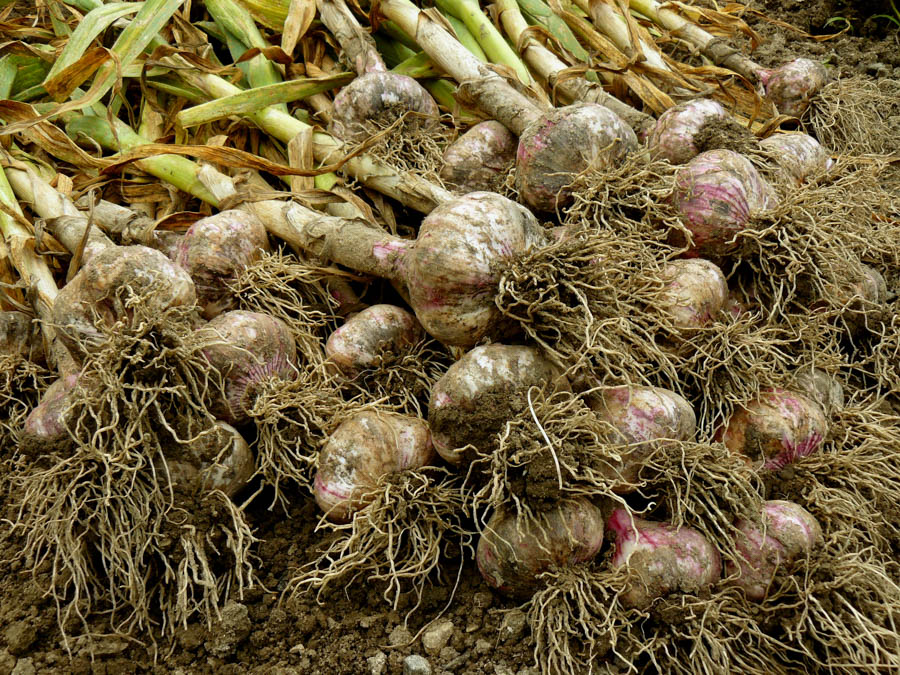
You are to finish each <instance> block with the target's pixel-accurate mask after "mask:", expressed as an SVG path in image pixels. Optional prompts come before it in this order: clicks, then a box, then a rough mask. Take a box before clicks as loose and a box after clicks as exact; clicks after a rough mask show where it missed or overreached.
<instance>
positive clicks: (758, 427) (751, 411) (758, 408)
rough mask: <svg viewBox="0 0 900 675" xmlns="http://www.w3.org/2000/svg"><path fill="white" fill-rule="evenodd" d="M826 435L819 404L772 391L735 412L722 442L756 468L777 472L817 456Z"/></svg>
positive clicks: (762, 394) (796, 395)
mask: <svg viewBox="0 0 900 675" xmlns="http://www.w3.org/2000/svg"><path fill="white" fill-rule="evenodd" d="M827 434H828V421H827V420H826V418H825V412H824V411H823V410H822V407H821V406H820V405H819V404H818V403H816V402H815V401H813V400H811V399H809V398H808V397H806V396H804V395H803V394H800V393H797V392H794V391H787V390H784V389H769V390H767V391H764V392H762V393H761V394H760V396H759V398H757V399H756V400H754V401H751V402H750V403H747V404H745V405H744V406H742V407H741V408H739V409H738V410H736V411H735V412H734V414H733V415H732V416H731V418H730V419H729V420H728V422H727V423H726V425H725V427H724V429H723V430H722V432H721V439H722V442H723V443H724V444H725V446H726V447H727V448H728V449H729V450H731V451H732V452H735V453H738V454H741V455H744V456H745V457H747V458H748V459H749V460H750V461H752V462H753V463H754V464H755V465H758V466H761V467H762V468H764V469H770V470H774V471H778V470H780V469H783V468H784V467H785V466H787V465H788V464H791V463H792V462H795V461H797V459H799V458H801V457H806V456H807V455H811V454H812V453H813V452H815V451H816V449H817V448H818V447H819V446H820V445H821V444H822V441H823V440H824V439H825V436H826V435H827Z"/></svg>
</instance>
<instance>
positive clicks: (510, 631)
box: [500, 609, 526, 642]
mask: <svg viewBox="0 0 900 675" xmlns="http://www.w3.org/2000/svg"><path fill="white" fill-rule="evenodd" d="M525 623H526V617H525V612H523V611H522V610H521V609H511V610H509V611H508V612H507V613H506V614H505V616H504V617H503V621H502V622H501V624H500V639H501V640H503V641H504V642H509V641H510V640H518V639H519V638H520V637H522V633H524V632H525Z"/></svg>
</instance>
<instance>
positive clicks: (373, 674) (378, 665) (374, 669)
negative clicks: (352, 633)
mask: <svg viewBox="0 0 900 675" xmlns="http://www.w3.org/2000/svg"><path fill="white" fill-rule="evenodd" d="M366 663H368V664H369V675H384V671H385V669H387V654H385V653H384V652H375V656H370V657H369V658H367V659H366Z"/></svg>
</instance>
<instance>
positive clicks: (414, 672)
mask: <svg viewBox="0 0 900 675" xmlns="http://www.w3.org/2000/svg"><path fill="white" fill-rule="evenodd" d="M403 675H431V664H430V663H428V659H426V658H425V657H424V656H419V655H418V654H412V655H411V656H407V657H406V658H405V659H403Z"/></svg>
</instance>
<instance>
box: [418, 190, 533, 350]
mask: <svg viewBox="0 0 900 675" xmlns="http://www.w3.org/2000/svg"><path fill="white" fill-rule="evenodd" d="M547 241H548V235H547V233H546V232H545V231H544V229H543V228H542V227H541V226H540V224H539V223H538V221H537V219H536V218H535V217H534V216H533V215H532V214H531V212H530V211H528V209H526V208H525V207H523V206H521V205H519V204H516V203H515V202H513V201H511V200H509V199H506V198H504V197H501V196H500V195H497V194H494V193H491V192H470V193H469V194H467V195H465V196H463V197H458V198H456V199H452V200H450V201H448V202H445V203H444V204H441V205H440V206H438V207H437V208H436V209H435V210H434V211H432V212H431V213H429V214H428V216H426V217H425V219H424V220H423V221H422V225H421V227H420V228H419V237H418V238H417V239H416V242H415V245H414V246H413V247H412V248H411V250H410V251H409V253H408V255H407V257H406V261H405V264H406V271H407V274H406V281H407V284H408V287H409V298H410V304H411V305H412V307H413V309H415V312H416V316H417V317H418V319H419V321H421V322H422V325H423V326H424V327H425V330H427V331H428V332H429V333H430V334H431V335H432V336H434V337H435V338H437V339H438V340H440V341H441V342H445V343H447V344H451V345H459V346H465V347H469V346H472V345H474V344H476V343H477V342H478V341H479V340H480V339H482V338H483V337H485V336H492V337H495V338H497V337H503V335H504V334H507V333H509V332H510V329H509V327H508V326H506V325H504V324H503V322H501V320H500V311H499V310H498V309H497V305H496V304H495V303H494V295H495V289H496V288H497V284H498V282H499V279H500V270H499V265H498V263H499V262H500V261H502V260H503V259H504V258H506V259H509V258H513V257H515V256H516V255H519V254H521V253H524V252H525V251H527V250H529V249H530V248H532V247H535V246H540V245H542V244H545V243H546V242H547Z"/></svg>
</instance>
